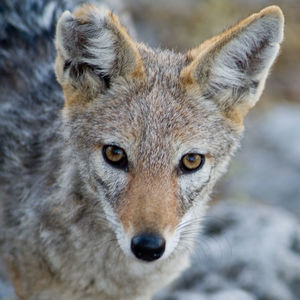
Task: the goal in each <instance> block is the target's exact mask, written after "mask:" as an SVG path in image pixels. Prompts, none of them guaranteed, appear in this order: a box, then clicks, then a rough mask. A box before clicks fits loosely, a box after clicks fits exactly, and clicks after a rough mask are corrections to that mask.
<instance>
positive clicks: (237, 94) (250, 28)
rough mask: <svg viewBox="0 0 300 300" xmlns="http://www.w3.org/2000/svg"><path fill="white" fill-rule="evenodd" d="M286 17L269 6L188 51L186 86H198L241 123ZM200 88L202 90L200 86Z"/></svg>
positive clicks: (275, 48)
mask: <svg viewBox="0 0 300 300" xmlns="http://www.w3.org/2000/svg"><path fill="white" fill-rule="evenodd" d="M283 25H284V17H283V14H282V11H281V9H280V8H279V7H277V6H270V7H267V8H265V9H263V10H262V11H260V12H259V13H256V14H253V15H251V16H250V17H248V18H246V19H244V20H243V21H241V22H239V23H238V24H237V25H235V26H234V27H232V28H230V29H228V30H226V31H225V32H223V33H222V34H220V35H218V36H215V37H213V38H211V39H210V40H207V41H205V42H204V43H202V44H201V45H200V46H199V47H198V48H196V49H193V50H191V51H189V52H188V54H187V56H188V59H189V60H190V64H189V65H188V66H187V67H185V68H184V69H183V70H182V73H181V82H182V83H183V85H185V87H186V89H193V87H196V88H198V92H199V91H200V92H201V95H202V96H204V97H205V98H209V99H214V101H216V102H217V105H218V106H219V107H220V109H221V110H222V112H223V113H224V114H225V115H226V116H227V117H229V118H231V119H232V120H233V121H235V122H237V123H242V121H243V118H244V117H245V115H246V114H247V112H248V110H249V109H250V108H252V107H253V106H254V105H255V103H256V102H257V101H258V99H259V97H260V95H261V93H262V91H263V88H264V85H265V80H266V78H267V76H268V72H269V70H270V67H271V66H272V64H273V62H274V60H275V58H276V56H277V55H278V52H279V44H280V43H281V42H282V39H283ZM199 88H200V89H199Z"/></svg>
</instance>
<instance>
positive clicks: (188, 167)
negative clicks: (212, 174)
mask: <svg viewBox="0 0 300 300" xmlns="http://www.w3.org/2000/svg"><path fill="white" fill-rule="evenodd" d="M204 162H205V156H204V155H203V154H198V153H188V154H186V155H184V156H183V157H182V158H181V162H180V169H181V171H182V172H184V173H189V172H194V171H197V170H199V169H200V168H202V166H203V164H204Z"/></svg>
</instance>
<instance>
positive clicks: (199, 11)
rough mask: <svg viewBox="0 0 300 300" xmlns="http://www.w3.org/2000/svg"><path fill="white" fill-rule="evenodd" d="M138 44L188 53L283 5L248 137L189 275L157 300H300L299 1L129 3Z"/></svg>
mask: <svg viewBox="0 0 300 300" xmlns="http://www.w3.org/2000/svg"><path fill="white" fill-rule="evenodd" d="M125 4H126V6H127V9H128V11H129V12H130V14H131V16H132V19H133V23H134V24H135V27H136V29H137V36H138V40H140V41H143V42H145V43H146V44H148V45H150V46H153V47H160V48H162V49H164V48H170V49H173V50H174V51H175V52H177V51H178V52H182V51H187V50H188V49H190V48H192V47H195V46H197V45H198V44H199V43H200V42H201V41H203V40H205V39H207V38H209V37H211V36H212V35H214V34H217V33H219V32H221V31H222V30H223V29H225V28H227V27H229V26H231V25H233V24H235V23H236V22H237V21H239V20H240V19H242V18H244V17H247V16H248V15H249V14H251V13H254V12H257V11H259V10H261V9H263V8H264V7H266V6H268V5H274V4H276V5H279V6H280V7H281V8H282V10H283V12H284V15H285V20H286V21H285V22H286V26H285V40H284V42H283V44H282V48H281V49H282V50H281V54H280V56H279V58H278V59H277V62H276V64H275V66H274V67H273V69H272V72H271V74H270V77H269V79H268V80H267V84H266V88H265V91H264V93H263V96H262V97H261V100H260V101H259V103H258V104H257V105H256V107H255V108H254V109H253V110H252V111H251V112H250V113H249V115H248V116H247V117H246V121H245V127H246V130H245V137H244V139H243V141H242V145H241V148H240V150H239V152H238V153H237V155H236V157H235V158H234V159H233V161H232V163H231V165H230V168H229V172H228V173H227V174H226V175H225V176H224V177H223V179H222V180H221V181H220V183H219V184H218V186H217V188H216V189H215V192H214V194H213V195H212V205H211V208H210V209H209V211H208V216H207V217H206V219H205V220H204V226H203V234H201V235H200V236H199V241H198V243H197V250H196V253H195V254H194V256H193V263H192V267H191V268H190V269H189V270H188V271H187V272H185V273H184V274H183V275H182V277H181V278H180V279H179V280H178V281H177V282H176V283H175V284H174V285H173V286H171V287H169V288H168V289H166V290H165V291H163V292H162V293H160V294H159V295H158V296H157V299H164V300H166V299H168V300H172V299H185V300H187V299H191V300H193V299H198V300H199V299H200V300H202V299H203V300H204V299H205V300H251V299H252V300H254V299H255V300H299V299H300V225H299V218H300V99H299V95H300V1H299V0H277V1H276V0H273V1H270V0H252V1H250V0H222V1H218V0H185V1H182V0H160V1H149V0H139V1H136V0H126V1H125Z"/></svg>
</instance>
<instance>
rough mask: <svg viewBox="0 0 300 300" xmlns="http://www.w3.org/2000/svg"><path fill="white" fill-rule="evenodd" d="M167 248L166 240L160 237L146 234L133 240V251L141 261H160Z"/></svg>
mask: <svg viewBox="0 0 300 300" xmlns="http://www.w3.org/2000/svg"><path fill="white" fill-rule="evenodd" d="M165 247H166V242H165V239H164V238H162V237H161V236H160V235H155V234H150V233H144V234H139V235H136V236H135V237H133V238H132V240H131V250H132V252H133V253H134V255H135V256H136V257H137V258H138V259H141V260H145V261H153V260H156V259H159V258H160V257H161V256H162V255H163V253H164V251H165Z"/></svg>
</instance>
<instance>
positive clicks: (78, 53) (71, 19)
mask: <svg viewBox="0 0 300 300" xmlns="http://www.w3.org/2000/svg"><path fill="white" fill-rule="evenodd" d="M55 43H56V49H57V58H56V62H55V72H56V76H57V79H58V81H59V83H60V84H61V85H62V87H63V89H64V92H65V95H66V101H67V103H68V102H69V103H68V104H71V103H72V102H74V101H75V99H78V98H80V97H78V93H80V92H83V91H84V93H85V97H84V98H85V101H86V100H88V98H89V96H93V94H94V93H95V92H97V93H99V91H100V92H102V91H103V90H105V89H107V88H109V86H110V83H111V81H112V80H114V79H115V78H117V77H119V76H122V77H126V78H130V77H133V78H135V77H142V76H143V65H142V60H141V57H140V54H139V52H138V49H137V46H136V44H135V43H134V41H133V40H132V39H131V38H130V37H129V35H128V33H127V31H126V29H125V28H124V27H123V26H122V25H121V24H120V23H119V21H118V19H117V17H116V16H115V15H113V14H112V13H111V12H110V11H109V10H106V9H101V8H99V7H96V6H92V5H83V6H81V7H79V8H78V9H76V10H75V11H74V12H73V14H71V13H70V12H69V11H66V12H64V13H63V14H62V16H61V17H60V19H59V21H58V24H57V29H56V40H55ZM74 93H75V94H76V95H77V96H73V97H71V96H69V97H68V95H70V94H73V95H74ZM71 98H74V99H71ZM76 101H77V100H76ZM82 101H83V100H82Z"/></svg>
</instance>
